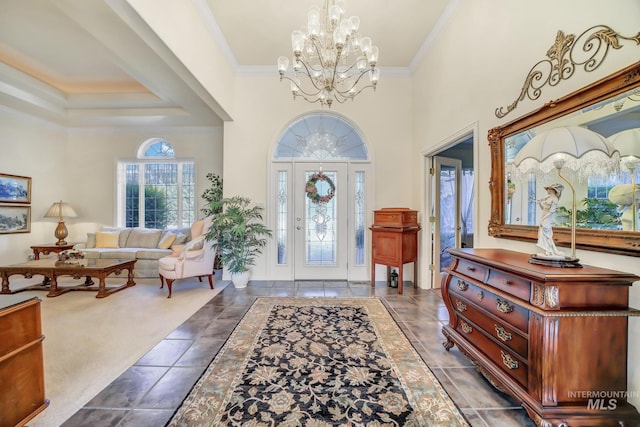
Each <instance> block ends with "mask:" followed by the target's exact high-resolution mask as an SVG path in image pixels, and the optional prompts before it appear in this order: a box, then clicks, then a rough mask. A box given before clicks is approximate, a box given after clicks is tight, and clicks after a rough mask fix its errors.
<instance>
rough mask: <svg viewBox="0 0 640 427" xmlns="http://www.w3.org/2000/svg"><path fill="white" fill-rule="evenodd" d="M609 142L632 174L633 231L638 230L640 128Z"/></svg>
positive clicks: (622, 165) (624, 169) (625, 132)
mask: <svg viewBox="0 0 640 427" xmlns="http://www.w3.org/2000/svg"><path fill="white" fill-rule="evenodd" d="M609 141H611V143H612V144H613V146H614V147H615V148H616V149H617V150H618V151H620V165H621V169H622V170H623V171H625V172H626V171H629V173H630V174H631V211H632V213H633V219H632V220H631V224H632V226H631V230H632V231H637V230H638V224H637V221H638V200H636V192H637V191H638V190H637V189H636V177H635V174H636V171H637V170H639V169H640V128H634V129H627V130H623V131H621V132H618V133H616V134H614V135H611V136H610V137H609Z"/></svg>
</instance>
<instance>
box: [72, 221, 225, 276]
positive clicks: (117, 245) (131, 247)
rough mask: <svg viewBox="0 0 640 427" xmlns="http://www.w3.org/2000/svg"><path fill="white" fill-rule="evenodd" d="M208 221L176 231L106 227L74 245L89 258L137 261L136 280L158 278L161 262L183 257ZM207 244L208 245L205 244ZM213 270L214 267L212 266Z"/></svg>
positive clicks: (89, 234) (197, 222) (198, 222)
mask: <svg viewBox="0 0 640 427" xmlns="http://www.w3.org/2000/svg"><path fill="white" fill-rule="evenodd" d="M203 228H204V220H199V221H196V222H194V223H193V224H192V225H191V227H185V228H176V229H165V230H160V229H151V228H138V227H136V228H124V227H106V226H105V227H102V228H101V229H100V230H98V231H96V232H94V233H87V241H86V242H84V243H78V244H76V245H74V249H79V250H81V251H82V252H83V253H84V255H85V258H88V259H96V258H102V259H135V260H137V261H136V264H135V268H134V271H133V273H134V277H138V278H144V277H156V278H157V277H158V260H159V259H160V258H162V257H166V256H179V254H180V253H181V252H182V249H183V248H184V247H185V245H186V244H187V243H189V242H190V241H191V240H192V239H193V238H195V237H197V236H200V235H201V234H202V233H203ZM203 244H206V242H203ZM212 268H213V266H212Z"/></svg>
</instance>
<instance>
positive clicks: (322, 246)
mask: <svg viewBox="0 0 640 427" xmlns="http://www.w3.org/2000/svg"><path fill="white" fill-rule="evenodd" d="M324 174H325V175H326V176H327V177H328V178H329V179H331V181H333V184H334V185H335V187H336V189H335V193H336V194H337V192H338V191H339V186H338V182H337V174H336V173H335V172H324ZM305 175H306V179H307V180H309V179H310V178H311V176H312V175H313V172H307V173H306V174H305ZM316 188H317V192H318V194H320V195H326V194H328V193H329V190H330V188H331V187H330V185H329V183H328V182H327V181H324V180H318V181H316ZM305 204H306V205H305V213H306V218H305V224H306V228H305V230H306V253H305V263H306V264H307V265H314V266H319V265H323V266H325V265H328V266H334V265H336V253H337V251H336V232H335V230H336V219H337V211H338V206H337V197H333V198H331V200H329V201H328V202H326V203H323V202H320V203H314V202H313V201H312V200H311V199H310V198H308V197H307V198H305Z"/></svg>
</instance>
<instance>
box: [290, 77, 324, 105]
mask: <svg viewBox="0 0 640 427" xmlns="http://www.w3.org/2000/svg"><path fill="white" fill-rule="evenodd" d="M282 78H283V79H286V80H289V81H290V82H292V83H293V84H294V85H296V87H297V88H298V90H299V91H300V92H302V94H304V95H307V96H318V94H319V93H320V92H321V90H322V89H318V91H317V92H315V93H311V92H306V91H305V90H304V89H302V88H301V87H300V85H299V84H298V83H297V82H296V81H295V80H293V79H292V78H291V77H289V76H282ZM314 86H315V85H314ZM316 89H317V87H316ZM296 96H302V97H303V98H304V99H305V100H307V101H308V99H307V98H305V97H304V96H303V95H296Z"/></svg>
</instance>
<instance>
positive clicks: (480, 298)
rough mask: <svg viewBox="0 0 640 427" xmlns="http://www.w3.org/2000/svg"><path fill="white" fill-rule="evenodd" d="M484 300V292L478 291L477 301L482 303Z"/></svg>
mask: <svg viewBox="0 0 640 427" xmlns="http://www.w3.org/2000/svg"><path fill="white" fill-rule="evenodd" d="M483 299H484V292H482V291H478V301H482V300H483Z"/></svg>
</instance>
